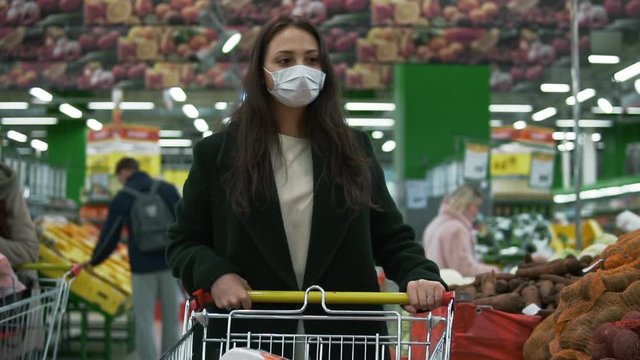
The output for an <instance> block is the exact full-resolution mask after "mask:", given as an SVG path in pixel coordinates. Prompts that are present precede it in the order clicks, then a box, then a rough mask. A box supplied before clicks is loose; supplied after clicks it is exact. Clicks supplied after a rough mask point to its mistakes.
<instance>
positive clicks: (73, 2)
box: [58, 0, 82, 12]
mask: <svg viewBox="0 0 640 360" xmlns="http://www.w3.org/2000/svg"><path fill="white" fill-rule="evenodd" d="M80 5H82V0H60V2H59V3H58V7H59V8H60V10H62V11H63V12H72V11H75V10H77V9H79V8H80Z"/></svg>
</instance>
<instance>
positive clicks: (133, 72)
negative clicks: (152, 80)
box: [127, 63, 147, 79]
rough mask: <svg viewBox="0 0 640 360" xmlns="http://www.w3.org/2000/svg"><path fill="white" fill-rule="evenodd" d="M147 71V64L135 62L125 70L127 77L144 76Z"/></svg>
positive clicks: (136, 77)
mask: <svg viewBox="0 0 640 360" xmlns="http://www.w3.org/2000/svg"><path fill="white" fill-rule="evenodd" d="M146 71H147V64H145V63H137V64H135V65H133V66H131V67H130V68H129V70H128V71H127V77H128V78H129V79H138V78H141V77H143V76H144V74H145V72H146Z"/></svg>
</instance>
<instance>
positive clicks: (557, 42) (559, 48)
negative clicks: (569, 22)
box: [551, 37, 571, 55]
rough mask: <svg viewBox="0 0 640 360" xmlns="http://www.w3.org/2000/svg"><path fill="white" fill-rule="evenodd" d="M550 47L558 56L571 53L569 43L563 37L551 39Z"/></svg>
mask: <svg viewBox="0 0 640 360" xmlns="http://www.w3.org/2000/svg"><path fill="white" fill-rule="evenodd" d="M551 46H553V50H555V52H556V54H558V55H567V54H569V53H570V52H571V41H569V39H567V38H564V37H561V38H555V39H553V41H552V42H551Z"/></svg>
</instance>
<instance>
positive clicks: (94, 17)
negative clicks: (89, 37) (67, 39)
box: [84, 2, 107, 24]
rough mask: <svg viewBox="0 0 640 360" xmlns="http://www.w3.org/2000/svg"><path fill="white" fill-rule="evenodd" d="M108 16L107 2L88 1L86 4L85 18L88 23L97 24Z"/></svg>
mask: <svg viewBox="0 0 640 360" xmlns="http://www.w3.org/2000/svg"><path fill="white" fill-rule="evenodd" d="M106 16H107V3H104V2H86V3H85V4H84V20H85V22H86V23H88V24H95V23H97V22H98V20H104V18H105V17H106Z"/></svg>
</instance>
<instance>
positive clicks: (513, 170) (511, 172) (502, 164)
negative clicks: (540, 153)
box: [491, 153, 531, 178]
mask: <svg viewBox="0 0 640 360" xmlns="http://www.w3.org/2000/svg"><path fill="white" fill-rule="evenodd" d="M530 167H531V154H527V153H521V154H500V153H497V154H496V153H494V154H491V176H493V177H499V176H524V177H525V178H526V176H528V175H529V173H530Z"/></svg>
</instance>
